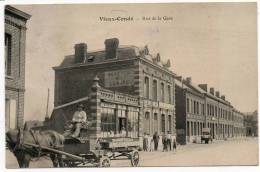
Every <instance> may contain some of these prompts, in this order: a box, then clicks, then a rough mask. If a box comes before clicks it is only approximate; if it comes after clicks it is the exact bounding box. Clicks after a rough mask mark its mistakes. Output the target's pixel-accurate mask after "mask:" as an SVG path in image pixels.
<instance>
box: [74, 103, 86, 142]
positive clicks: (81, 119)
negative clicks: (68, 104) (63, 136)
mask: <svg viewBox="0 0 260 172" xmlns="http://www.w3.org/2000/svg"><path fill="white" fill-rule="evenodd" d="M83 108H84V106H83V104H79V105H78V108H77V111H76V112H74V114H73V118H72V123H74V127H75V130H74V133H73V134H72V135H71V137H78V136H79V133H80V129H81V128H82V125H83V124H84V123H86V122H87V114H86V112H85V111H83Z"/></svg>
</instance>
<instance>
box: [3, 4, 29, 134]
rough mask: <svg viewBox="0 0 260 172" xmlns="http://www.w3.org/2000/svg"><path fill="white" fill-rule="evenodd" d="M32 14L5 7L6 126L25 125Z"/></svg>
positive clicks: (16, 126)
mask: <svg viewBox="0 0 260 172" xmlns="http://www.w3.org/2000/svg"><path fill="white" fill-rule="evenodd" d="M29 18H30V15H29V14H27V13H25V12H23V11H20V10H18V9H16V8H14V7H12V6H6V7H5V119H6V121H5V128H6V130H8V129H9V128H18V127H21V126H22V125H23V118H24V92H25V38H26V22H27V20H28V19H29Z"/></svg>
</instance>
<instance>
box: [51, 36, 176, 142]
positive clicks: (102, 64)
mask: <svg viewBox="0 0 260 172" xmlns="http://www.w3.org/2000/svg"><path fill="white" fill-rule="evenodd" d="M169 67H170V61H167V63H163V62H162V61H161V59H160V55H159V54H157V55H156V56H152V55H151V54H150V53H149V50H148V47H147V46H145V47H142V48H140V47H136V46H120V45H119V40H118V39H117V38H112V39H107V40H105V49H104V50H99V51H88V50H87V44H85V43H80V44H76V45H75V54H74V55H70V56H66V57H65V59H64V60H63V62H62V63H61V64H60V65H59V66H57V67H54V70H55V96H54V105H55V110H54V112H53V114H52V117H53V118H54V116H56V117H57V118H58V117H60V118H61V116H62V115H61V113H63V112H61V111H64V109H63V108H61V109H62V110H61V109H60V110H59V107H63V106H64V105H68V106H73V105H72V104H73V102H81V99H84V101H85V107H88V109H87V110H86V111H87V112H88V114H90V117H89V118H90V120H91V121H92V122H94V124H93V126H92V127H93V128H92V133H93V137H94V136H98V135H99V136H100V135H101V136H105V135H106V132H107V131H108V129H106V126H105V125H109V129H110V130H112V131H113V132H114V133H115V134H117V133H118V132H119V131H120V129H121V128H122V127H126V129H127V130H128V131H127V132H128V133H130V130H131V129H130V128H133V127H130V128H129V125H133V124H132V123H133V122H134V121H135V122H137V123H135V124H134V125H137V126H136V129H138V130H136V132H134V133H135V134H134V135H135V136H142V135H143V134H144V133H147V134H150V135H152V134H153V133H154V132H156V131H157V132H159V133H160V134H161V133H167V131H170V132H171V133H175V86H174V77H175V74H174V73H173V72H171V71H170V70H169ZM93 78H96V79H97V78H98V82H97V81H96V80H93ZM97 85H98V86H97ZM71 103H72V104H71ZM68 109H71V108H68ZM72 109H73V108H72ZM59 111H60V112H59ZM65 111H66V110H65ZM72 111H73V110H72ZM63 114H64V113H63ZM65 114H69V115H68V116H67V117H66V119H70V118H71V117H72V116H71V115H72V114H73V113H72V112H71V113H67V112H66V113H65ZM107 115H108V116H107ZM106 116H107V117H106ZM52 117H51V118H52ZM129 121H133V122H129ZM61 128H62V126H61ZM61 128H60V129H59V130H62V129H61Z"/></svg>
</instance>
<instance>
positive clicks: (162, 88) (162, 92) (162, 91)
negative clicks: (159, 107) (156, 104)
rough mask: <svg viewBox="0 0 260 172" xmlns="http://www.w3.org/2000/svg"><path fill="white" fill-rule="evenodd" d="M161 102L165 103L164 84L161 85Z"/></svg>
mask: <svg viewBox="0 0 260 172" xmlns="http://www.w3.org/2000/svg"><path fill="white" fill-rule="evenodd" d="M161 101H162V102H164V83H161Z"/></svg>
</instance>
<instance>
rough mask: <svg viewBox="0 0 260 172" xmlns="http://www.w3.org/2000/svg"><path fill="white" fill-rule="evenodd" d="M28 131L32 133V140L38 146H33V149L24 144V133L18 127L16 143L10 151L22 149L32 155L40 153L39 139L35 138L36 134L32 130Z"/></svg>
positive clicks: (38, 155) (37, 155)
mask: <svg viewBox="0 0 260 172" xmlns="http://www.w3.org/2000/svg"><path fill="white" fill-rule="evenodd" d="M29 133H30V134H31V135H32V138H33V140H34V141H35V144H37V145H39V147H38V148H35V147H33V149H32V148H31V147H30V146H26V145H25V144H23V142H24V134H23V131H22V130H21V129H19V134H18V136H17V137H18V138H17V140H18V141H17V143H16V144H15V146H14V148H13V149H12V150H11V151H12V152H16V151H17V150H20V151H24V152H27V153H29V154H30V155H32V156H35V155H36V157H38V158H39V157H40V155H41V153H42V149H41V145H40V143H39V140H38V139H37V138H36V137H37V136H36V135H35V134H34V132H33V130H29Z"/></svg>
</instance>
